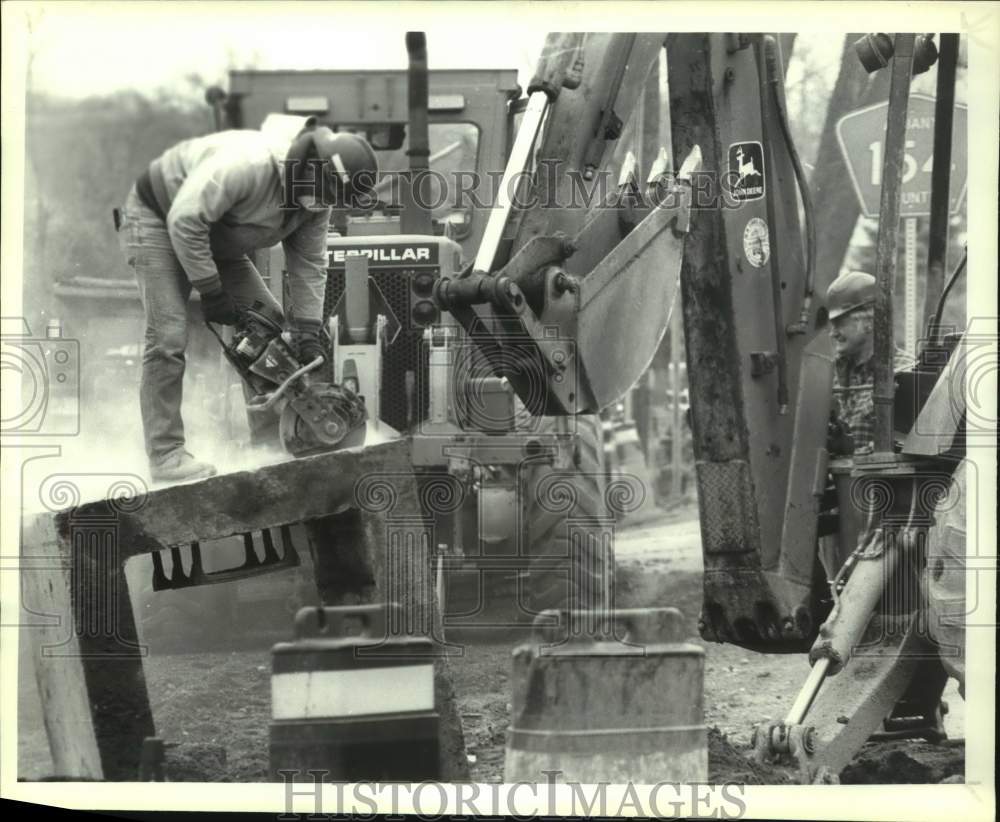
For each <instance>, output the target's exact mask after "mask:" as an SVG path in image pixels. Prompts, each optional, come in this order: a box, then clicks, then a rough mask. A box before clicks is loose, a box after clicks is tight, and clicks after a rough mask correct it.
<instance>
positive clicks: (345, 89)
mask: <svg viewBox="0 0 1000 822" xmlns="http://www.w3.org/2000/svg"><path fill="white" fill-rule="evenodd" d="M520 94H521V89H520V86H518V84H517V72H516V71H515V70H514V69H476V70H465V69H462V70H442V71H431V72H429V99H428V121H429V137H430V157H429V165H430V170H431V177H432V182H431V185H430V186H429V188H430V191H429V199H430V202H429V203H428V205H429V206H430V210H431V217H432V221H433V226H434V230H435V233H439V234H444V233H445V227H446V226H448V235H449V236H450V237H452V239H454V240H455V241H456V242H458V243H459V244H460V245H461V246H462V252H463V256H464V257H466V258H470V259H471V257H472V256H474V254H475V250H476V248H477V247H478V243H479V239H480V237H481V236H482V233H483V230H484V228H485V226H486V221H487V219H488V217H489V210H490V206H491V203H492V201H493V196H494V192H493V190H492V189H493V188H494V187H495V186H496V185H497V183H498V182H499V178H500V175H501V174H502V172H503V169H504V166H505V164H506V158H507V152H508V150H509V146H510V142H511V133H512V127H513V110H512V105H511V103H512V102H513V101H516V100H517V99H518V98H519V97H520ZM209 101H210V102H211V103H212V105H213V106H214V107H215V109H216V115H217V116H216V122H217V126H218V127H220V128H259V127H260V126H261V124H262V123H263V122H264V120H265V118H266V117H267V116H268V115H269V114H273V113H283V114H292V115H299V116H307V117H316V118H317V120H318V122H319V123H320V124H321V125H325V126H328V127H329V128H331V129H333V130H334V131H339V132H344V131H347V132H353V133H356V134H359V135H360V136H363V137H364V138H365V139H366V140H368V142H369V143H371V145H372V147H373V148H374V149H375V150H376V152H377V154H378V159H379V166H380V168H381V170H382V179H381V181H380V183H379V185H378V188H377V191H378V195H379V200H380V201H381V204H382V207H381V208H380V209H376V213H370V214H353V215H352V216H351V221H350V223H349V225H348V228H347V234H348V236H373V235H384V234H398V233H400V227H399V221H400V215H399V211H400V207H399V190H398V189H399V187H398V173H399V172H404V171H406V170H407V169H408V167H409V165H408V158H407V150H408V148H409V139H408V134H407V122H408V115H409V112H408V105H407V73H406V71H405V70H402V69H401V70H398V71H233V72H232V73H231V74H230V81H229V91H228V93H225V94H220V93H219V91H218V90H215V93H214V95H209ZM394 178H395V179H396V180H397V184H396V185H394V184H393V179H394ZM377 212H381V213H377Z"/></svg>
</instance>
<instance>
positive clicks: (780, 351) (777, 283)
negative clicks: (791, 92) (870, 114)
mask: <svg viewBox="0 0 1000 822" xmlns="http://www.w3.org/2000/svg"><path fill="white" fill-rule="evenodd" d="M768 39H771V40H773V39H774V38H771V37H769V35H762V36H761V37H760V39H759V40H758V41H757V48H756V58H757V83H758V89H759V96H760V131H761V135H760V136H761V142H762V144H763V145H764V146H765V149H764V150H765V151H766V150H767V148H766V147H768V146H770V135H769V132H770V119H771V113H770V110H769V107H768V104H767V86H768V85H769V84H770V78H769V72H768V66H769V64H770V61H769V60H768V59H767V56H766V52H767V47H766V43H767V41H768ZM765 202H766V208H767V224H768V225H769V226H770V227H771V230H772V231H774V229H775V227H776V225H777V222H776V220H777V218H776V216H775V210H774V196H773V195H769V196H767V197H766V198H765ZM769 242H770V245H771V301H772V303H773V306H772V307H773V311H774V347H775V354H776V357H775V359H776V360H777V364H776V370H777V372H778V413H779V414H787V413H788V356H787V354H786V348H785V335H786V334H787V333H788V332H787V331H786V329H785V318H784V311H783V309H782V303H781V265H780V259H779V257H780V254H779V250H778V243H777V242H776V238H775V237H773V236H772V237H771V238H770V239H769Z"/></svg>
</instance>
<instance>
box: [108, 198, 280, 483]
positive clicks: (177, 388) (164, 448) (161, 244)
mask: <svg viewBox="0 0 1000 822" xmlns="http://www.w3.org/2000/svg"><path fill="white" fill-rule="evenodd" d="M119 238H120V243H121V246H122V250H123V251H124V253H125V257H126V259H127V261H128V264H129V266H131V267H132V269H133V270H134V271H135V278H136V281H137V282H138V284H139V295H140V297H141V298H142V306H143V310H144V312H145V316H146V338H145V343H146V344H145V348H144V350H143V355H142V381H141V383H140V387H139V404H140V411H141V414H142V427H143V435H144V437H145V442H146V454H147V456H148V457H149V459H150V462H151V463H157V462H160V461H161V460H163V459H165V458H166V457H168V456H169V455H170V454H172V453H173V452H174V451H177V450H178V449H181V448H183V447H184V421H183V420H182V419H181V401H182V398H183V393H184V365H185V358H184V351H185V349H186V348H187V338H188V315H187V303H188V299H189V298H190V296H191V282H190V280H188V278H187V275H186V274H185V273H184V269H183V268H182V267H181V264H180V262H178V260H177V256H176V255H175V254H174V249H173V246H172V245H171V243H170V235H169V234H168V233H167V226H166V224H165V223H164V222H163V220H161V219H160V218H159V217H157V216H156V214H155V213H153V211H152V210H150V209H149V208H147V207H146V206H144V205H143V204H142V202H141V201H140V200H139V197H138V195H137V194H136V192H135V187H134V186H133V188H132V190H131V191H130V192H129V194H128V197H127V198H126V200H125V206H124V208H123V209H122V224H121V228H120V230H119ZM215 262H216V265H217V267H218V269H219V276H220V277H221V278H222V285H223V288H225V289H226V291H228V292H229V293H230V294H231V295H232V297H233V301H234V302H235V303H236V305H237V306H238V307H239V308H247V307H249V306H250V305H252V304H253V302H254V301H255V300H260V301H261V302H262V303H263V304H264V305H265V306H266V310H267V313H269V314H271V315H272V316H274V317H275V319H278V318H280V317H281V316H282V311H281V306H280V305H279V304H278V301H277V300H276V299H275V298H274V295H273V294H271V292H270V290H269V289H268V287H267V284H266V283H265V282H264V280H263V279H262V278H261V276H260V274H259V273H258V271H257V269H256V268H255V267H254V265H253V263H252V262H250V260H249V258H247V257H243V258H242V259H238V260H216V261H215Z"/></svg>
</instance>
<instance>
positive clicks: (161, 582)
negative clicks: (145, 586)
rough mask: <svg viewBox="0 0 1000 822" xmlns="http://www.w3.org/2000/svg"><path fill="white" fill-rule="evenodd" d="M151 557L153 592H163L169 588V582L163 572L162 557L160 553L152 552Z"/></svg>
mask: <svg viewBox="0 0 1000 822" xmlns="http://www.w3.org/2000/svg"><path fill="white" fill-rule="evenodd" d="M152 557H153V590H154V591H165V590H166V589H167V588H169V587H170V580H169V579H167V575H166V574H165V573H164V571H163V555H162V553H161V552H160V551H154V552H153V554H152Z"/></svg>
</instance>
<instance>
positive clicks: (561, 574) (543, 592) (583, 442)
mask: <svg viewBox="0 0 1000 822" xmlns="http://www.w3.org/2000/svg"><path fill="white" fill-rule="evenodd" d="M574 426H575V430H576V432H577V434H578V436H577V445H576V448H575V453H574V466H573V468H571V469H568V470H566V469H557V468H555V467H553V466H552V465H550V464H546V463H537V464H533V465H531V466H530V467H529V468H528V469H527V471H526V472H525V474H524V476H525V481H524V485H523V490H524V493H525V494H526V497H525V501H524V506H523V509H522V510H523V511H524V516H525V519H524V525H525V528H524V536H525V549H526V550H525V553H526V555H527V563H526V564H527V568H526V571H527V573H526V575H525V576H526V579H525V581H524V583H525V584H523V585H522V596H521V602H522V603H524V604H526V605H527V611H528V614H527V615H528V616H531V615H533V614H537V613H538V612H539V611H542V610H545V609H547V608H555V609H564V608H571V609H574V610H594V609H597V608H601V607H607V606H609V605H610V602H611V599H610V598H611V593H612V579H613V574H614V518H613V517H612V516H611V514H610V511H609V505H608V500H607V495H606V491H607V478H606V474H605V469H604V436H603V430H602V426H601V419H600V417H599V416H598V415H596V414H583V415H579V416H577V417H543V418H542V419H541V423H540V427H539V433H547V432H557V431H572V430H574Z"/></svg>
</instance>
